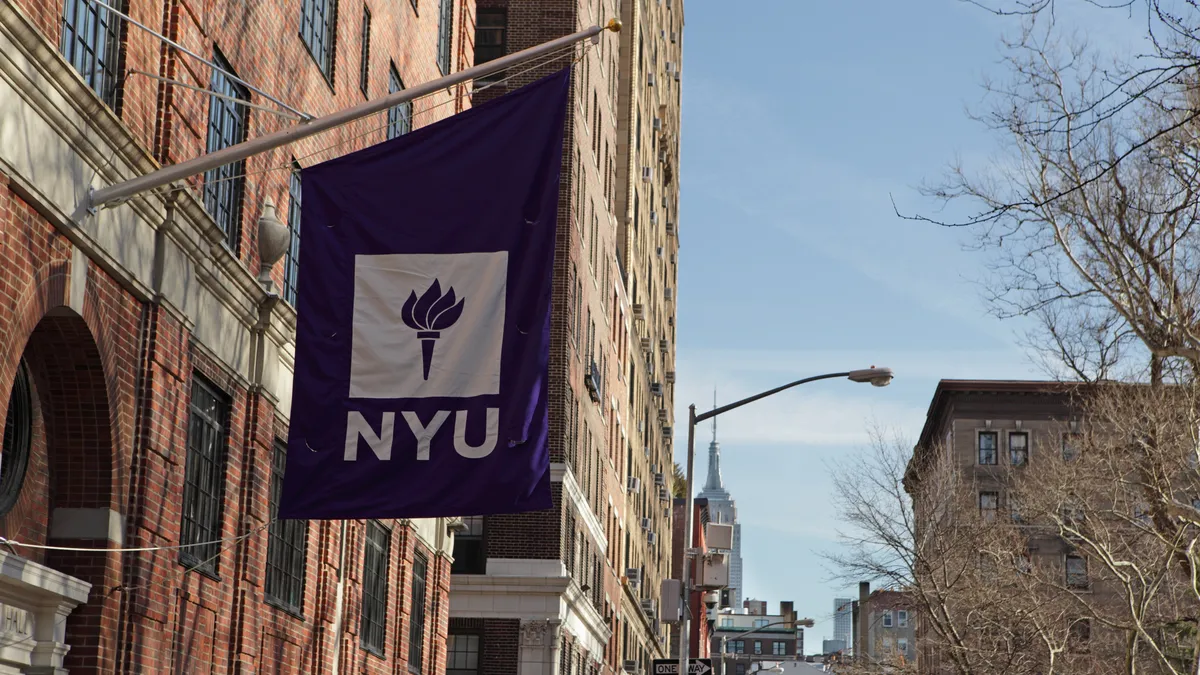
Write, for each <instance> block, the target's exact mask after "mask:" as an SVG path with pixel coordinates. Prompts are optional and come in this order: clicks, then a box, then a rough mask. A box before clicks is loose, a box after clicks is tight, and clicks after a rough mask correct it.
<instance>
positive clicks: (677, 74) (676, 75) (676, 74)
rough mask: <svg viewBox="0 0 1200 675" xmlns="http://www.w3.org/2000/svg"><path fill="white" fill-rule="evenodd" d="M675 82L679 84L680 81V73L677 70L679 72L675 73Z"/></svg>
mask: <svg viewBox="0 0 1200 675" xmlns="http://www.w3.org/2000/svg"><path fill="white" fill-rule="evenodd" d="M675 81H676V82H678V81H679V71H678V70H677V71H675Z"/></svg>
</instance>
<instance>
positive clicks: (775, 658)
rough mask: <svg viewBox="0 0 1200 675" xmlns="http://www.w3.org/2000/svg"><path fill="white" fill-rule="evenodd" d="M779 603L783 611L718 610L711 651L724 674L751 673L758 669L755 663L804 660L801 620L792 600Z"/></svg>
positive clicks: (764, 664)
mask: <svg viewBox="0 0 1200 675" xmlns="http://www.w3.org/2000/svg"><path fill="white" fill-rule="evenodd" d="M756 602H760V601H756ZM764 604H765V603H764ZM779 605H780V607H779V614H734V613H730V612H726V613H721V614H717V615H716V624H715V625H714V626H713V630H712V638H711V640H712V647H711V651H712V653H713V654H714V655H715V659H717V658H719V661H716V662H714V663H713V669H714V670H715V671H717V672H718V673H720V674H721V675H724V674H725V673H728V674H729V675H747V674H748V673H751V672H753V671H754V670H756V669H757V668H755V667H753V666H752V664H755V663H757V664H759V667H770V666H771V665H774V663H778V662H790V661H799V660H803V658H804V629H803V628H802V627H801V625H800V623H801V622H800V621H798V620H797V617H796V612H795V610H794V609H793V605H792V603H791V602H781V603H779ZM715 659H714V660H715Z"/></svg>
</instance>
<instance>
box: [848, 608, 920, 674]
mask: <svg viewBox="0 0 1200 675" xmlns="http://www.w3.org/2000/svg"><path fill="white" fill-rule="evenodd" d="M859 611H863V610H862V609H860V610H859ZM865 611H866V615H867V616H866V625H867V639H866V642H865V645H866V652H867V653H866V658H867V659H868V661H869V662H870V663H878V664H890V665H897V664H904V663H908V662H911V661H912V660H913V659H914V658H916V649H917V643H916V624H917V622H916V614H915V613H914V612H913V609H912V603H911V601H910V600H909V599H908V598H907V597H905V595H904V594H903V593H901V592H899V591H894V590H886V589H881V590H877V591H874V592H872V593H871V595H870V596H869V597H868V599H867V605H866V610H865Z"/></svg>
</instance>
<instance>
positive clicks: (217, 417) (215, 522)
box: [179, 375, 229, 575]
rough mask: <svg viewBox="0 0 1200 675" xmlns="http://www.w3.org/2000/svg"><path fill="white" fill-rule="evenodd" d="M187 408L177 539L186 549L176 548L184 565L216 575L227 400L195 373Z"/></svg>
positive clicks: (223, 486) (226, 435)
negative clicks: (185, 444)
mask: <svg viewBox="0 0 1200 675" xmlns="http://www.w3.org/2000/svg"><path fill="white" fill-rule="evenodd" d="M188 412H189V414H188V441H187V443H188V444H187V459H186V466H185V468H184V486H183V523H182V525H181V527H180V537H179V543H180V544H182V545H184V546H187V548H182V549H180V554H179V557H180V561H181V562H183V563H184V564H185V565H187V566H188V567H191V568H193V569H196V570H198V571H200V572H204V573H206V574H212V575H215V574H216V573H217V568H218V564H217V563H218V560H217V559H218V557H219V554H220V551H221V544H220V542H219V541H218V540H219V539H221V521H222V519H223V515H224V502H225V455H226V446H225V444H226V440H227V437H228V429H229V398H228V397H227V396H226V395H225V394H224V393H223V392H221V391H220V390H219V389H217V388H216V387H214V386H213V385H212V384H210V383H208V382H207V381H205V380H204V379H203V378H201V377H200V376H199V375H195V376H193V377H192V398H191V401H189V402H188ZM189 544H203V545H202V546H188V545H189Z"/></svg>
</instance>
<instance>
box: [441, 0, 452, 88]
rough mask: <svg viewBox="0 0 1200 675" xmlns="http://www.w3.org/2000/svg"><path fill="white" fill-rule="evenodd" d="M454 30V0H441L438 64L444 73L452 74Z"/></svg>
mask: <svg viewBox="0 0 1200 675" xmlns="http://www.w3.org/2000/svg"><path fill="white" fill-rule="evenodd" d="M453 31H454V0H441V6H440V7H439V9H438V42H437V64H438V68H439V69H440V70H441V71H442V74H443V75H449V74H450V38H451V35H452V34H453Z"/></svg>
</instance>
